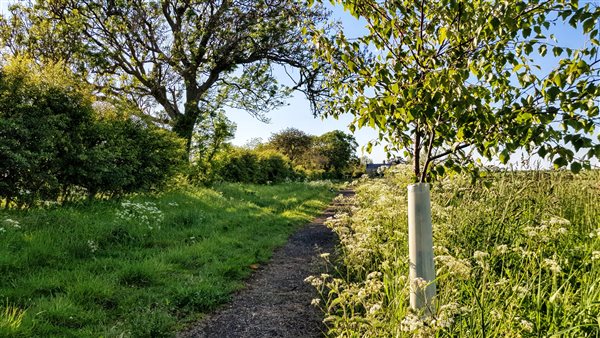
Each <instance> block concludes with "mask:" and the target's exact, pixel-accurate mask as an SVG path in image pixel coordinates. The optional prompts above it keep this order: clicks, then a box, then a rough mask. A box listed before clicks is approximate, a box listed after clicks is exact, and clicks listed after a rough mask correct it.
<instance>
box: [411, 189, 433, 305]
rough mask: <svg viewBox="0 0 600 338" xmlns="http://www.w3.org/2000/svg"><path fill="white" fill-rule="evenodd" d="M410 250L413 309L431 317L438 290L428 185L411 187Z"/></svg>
mask: <svg viewBox="0 0 600 338" xmlns="http://www.w3.org/2000/svg"><path fill="white" fill-rule="evenodd" d="M408 251H409V265H410V272H409V276H408V277H409V280H410V284H411V290H410V306H411V307H412V308H413V309H415V310H423V311H424V312H425V313H426V314H431V312H432V311H433V303H432V299H433V297H434V296H435V292H436V288H435V266H434V263H433V234H432V227H431V202H430V195H429V184H427V183H417V184H412V185H409V186H408Z"/></svg>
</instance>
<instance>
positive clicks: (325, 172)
mask: <svg viewBox="0 0 600 338" xmlns="http://www.w3.org/2000/svg"><path fill="white" fill-rule="evenodd" d="M157 121H158V119H151V118H150V117H148V116H147V115H145V114H143V113H142V112H141V111H140V110H139V108H137V105H135V104H132V103H131V102H130V101H127V100H126V99H124V98H123V97H122V96H119V97H116V98H115V97H110V96H107V95H98V94H97V93H95V92H94V88H93V87H91V86H90V85H88V84H87V83H85V82H84V81H82V80H81V79H78V78H77V77H76V76H75V75H73V73H72V72H71V71H70V70H69V69H68V68H67V67H65V66H64V65H63V64H62V63H46V64H44V65H43V66H41V65H39V64H37V63H36V62H34V61H32V60H31V59H27V58H23V57H18V58H12V59H9V60H7V61H6V62H4V63H3V64H2V66H1V67H0V202H3V204H4V207H9V206H11V205H12V206H17V207H19V208H20V207H27V206H32V205H35V204H36V203H39V202H41V201H55V202H64V201H70V200H75V199H82V198H83V197H87V198H90V199H91V198H94V197H98V196H101V197H112V196H121V195H123V194H128V193H133V192H139V191H154V190H158V189H161V188H163V187H164V186H165V184H166V183H168V182H169V181H170V182H173V183H174V182H176V181H181V180H182V179H183V181H184V182H191V183H196V184H204V185H206V184H211V183H213V182H218V181H229V182H245V183H257V184H268V183H277V182H281V181H286V180H307V179H340V178H347V177H352V176H357V175H360V174H361V173H362V172H364V169H362V166H361V165H360V163H359V161H358V159H357V157H356V156H355V150H356V147H357V145H356V141H355V140H354V137H352V136H351V135H348V134H345V133H343V132H341V131H332V132H328V133H325V134H323V135H321V136H313V135H308V134H306V133H304V132H302V131H300V130H297V129H286V130H283V131H281V132H279V133H276V134H273V135H272V137H271V138H270V139H269V140H268V141H267V142H264V143H262V142H258V141H254V142H251V144H249V145H247V146H245V147H235V146H233V145H231V144H230V143H229V141H231V139H232V138H233V136H234V134H235V125H234V124H233V123H232V122H231V121H229V120H228V119H227V117H226V116H225V113H224V112H223V111H221V110H216V111H213V112H210V113H207V114H206V116H205V117H204V118H203V119H202V121H203V122H202V123H201V124H198V125H197V126H196V128H195V130H194V138H193V142H192V146H191V150H190V155H189V156H188V154H187V152H186V146H185V140H182V139H181V138H180V137H178V136H177V135H176V134H175V133H173V132H171V131H169V130H167V129H165V128H161V127H164V126H162V125H160V123H159V122H157ZM188 159H189V161H188Z"/></svg>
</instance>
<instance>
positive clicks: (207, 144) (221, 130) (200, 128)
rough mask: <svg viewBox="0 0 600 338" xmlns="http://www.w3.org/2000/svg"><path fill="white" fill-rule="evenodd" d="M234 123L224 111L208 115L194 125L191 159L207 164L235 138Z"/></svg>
mask: <svg viewBox="0 0 600 338" xmlns="http://www.w3.org/2000/svg"><path fill="white" fill-rule="evenodd" d="M235 129H236V125H235V123H233V122H231V121H230V120H229V119H228V118H227V116H225V112H224V111H221V110H219V111H216V112H212V113H211V114H208V116H207V117H206V118H203V119H202V121H201V122H199V123H198V124H197V125H196V128H195V132H194V134H193V141H192V149H191V151H192V158H194V161H195V162H198V163H201V164H202V163H204V164H209V163H211V162H212V160H213V159H214V157H215V155H216V154H217V153H218V152H219V151H220V150H221V149H222V148H223V147H224V146H225V144H226V142H227V141H230V140H231V139H233V137H234V136H235Z"/></svg>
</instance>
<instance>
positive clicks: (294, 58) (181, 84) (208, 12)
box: [3, 0, 326, 151]
mask: <svg viewBox="0 0 600 338" xmlns="http://www.w3.org/2000/svg"><path fill="white" fill-rule="evenodd" d="M325 17H326V15H325V13H324V11H322V10H321V9H309V8H307V7H306V5H305V4H303V3H300V2H297V1H293V0H281V1H270V0H240V1H232V0H207V1H188V0H160V1H158V0H153V1H138V0H127V1H113V0H104V1H90V0H58V1H56V0H37V1H35V4H34V5H31V4H25V5H20V6H14V7H13V10H12V17H11V18H10V22H7V21H6V20H5V21H4V24H3V26H4V29H3V31H4V33H5V35H7V36H8V37H7V38H5V40H6V41H5V43H4V44H5V45H8V46H9V47H10V49H11V50H12V51H13V53H20V52H21V53H22V52H26V53H31V54H33V56H34V57H35V58H42V57H47V56H48V54H50V55H51V57H58V58H61V59H67V60H68V61H69V62H70V63H71V64H72V65H73V66H74V68H76V69H79V70H86V72H87V74H83V75H84V76H85V78H88V79H91V80H93V82H94V83H95V84H96V85H98V86H99V87H100V88H102V89H103V90H105V91H106V92H109V93H116V94H119V95H123V94H125V95H129V96H131V97H132V98H133V99H135V100H136V101H137V102H140V104H141V103H145V104H147V103H150V104H152V105H155V104H157V105H158V106H159V107H160V108H162V109H161V114H159V115H156V109H152V108H150V109H147V112H148V113H153V114H155V117H157V119H158V120H161V121H162V122H167V123H169V124H170V125H171V126H172V128H173V130H174V131H176V132H177V133H178V134H179V135H180V136H181V137H183V138H185V139H186V140H188V144H187V146H188V151H189V147H190V145H191V140H192V134H193V130H194V128H195V126H196V125H197V123H198V122H201V120H202V118H203V117H204V116H205V114H208V113H210V112H212V111H216V110H218V109H219V108H221V107H222V106H223V105H228V106H231V107H235V108H242V109H245V110H247V111H248V112H250V113H251V114H253V115H254V116H257V117H259V118H260V117H263V114H264V113H265V112H266V111H268V110H270V109H272V108H273V107H277V106H279V105H280V104H282V100H283V99H284V98H285V97H286V95H287V94H289V93H290V91H291V90H292V89H298V90H303V91H304V92H306V93H307V94H308V95H309V96H312V95H313V94H315V93H316V92H318V88H319V76H318V75H317V74H318V72H315V71H314V70H313V69H312V67H311V64H312V60H311V59H312V54H313V51H312V50H311V48H310V47H308V46H309V45H308V44H306V43H305V42H304V39H303V35H302V33H301V28H300V27H301V26H302V25H303V24H304V23H305V22H306V21H311V22H320V21H323V20H325ZM49 36H50V37H52V38H51V40H57V41H65V38H69V40H68V42H69V43H67V44H65V43H60V44H58V45H57V44H52V43H47V42H48V41H47V40H48V37H49ZM57 55H58V56H57ZM276 65H279V66H283V67H291V68H294V69H295V70H296V72H295V73H297V74H298V76H296V77H295V78H294V79H293V80H294V81H295V82H294V85H293V86H292V87H291V88H290V87H287V86H284V85H281V84H280V83H279V82H278V81H277V79H275V77H274V76H273V74H272V71H273V67H274V66H276ZM292 73H293V72H292Z"/></svg>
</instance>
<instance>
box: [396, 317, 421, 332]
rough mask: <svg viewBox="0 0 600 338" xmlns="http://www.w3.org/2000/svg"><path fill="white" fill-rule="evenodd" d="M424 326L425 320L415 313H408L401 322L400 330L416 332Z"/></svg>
mask: <svg viewBox="0 0 600 338" xmlns="http://www.w3.org/2000/svg"><path fill="white" fill-rule="evenodd" d="M423 326H424V324H423V321H421V320H420V319H419V317H417V316H416V315H415V314H412V313H410V314H408V315H407V316H406V317H404V319H402V321H401V322H400V330H402V331H403V332H414V331H417V330H418V329H420V328H422V327H423Z"/></svg>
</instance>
